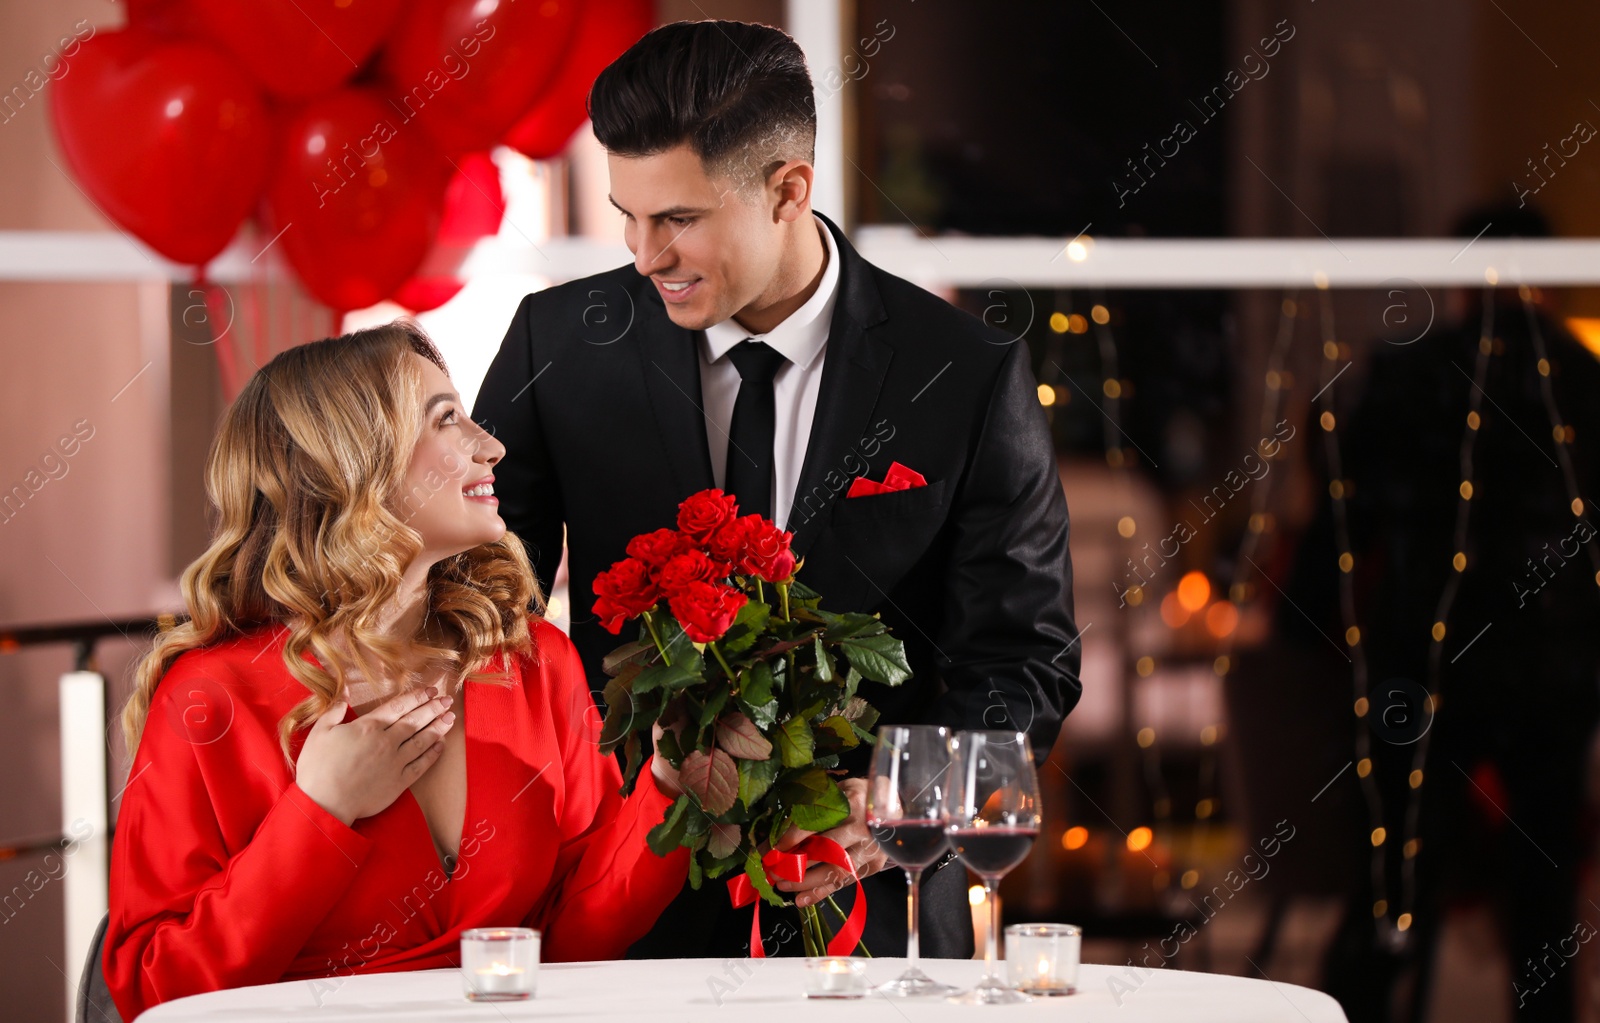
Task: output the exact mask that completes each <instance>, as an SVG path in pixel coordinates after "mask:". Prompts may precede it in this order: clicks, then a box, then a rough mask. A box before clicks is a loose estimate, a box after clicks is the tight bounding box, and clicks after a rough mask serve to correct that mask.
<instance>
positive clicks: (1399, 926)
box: [1394, 913, 1411, 931]
mask: <svg viewBox="0 0 1600 1023" xmlns="http://www.w3.org/2000/svg"><path fill="white" fill-rule="evenodd" d="M1394 927H1395V930H1397V931H1405V930H1410V929H1411V914H1410V913H1401V914H1400V915H1399V916H1397V917H1395V919H1394Z"/></svg>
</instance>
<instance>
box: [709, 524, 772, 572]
mask: <svg viewBox="0 0 1600 1023" xmlns="http://www.w3.org/2000/svg"><path fill="white" fill-rule="evenodd" d="M760 523H761V516H759V515H742V516H740V517H739V518H736V519H729V520H728V521H727V522H724V523H723V524H722V525H720V526H718V527H717V531H716V532H714V533H712V534H711V535H710V536H709V537H707V538H706V542H705V548H706V553H707V554H710V555H711V556H712V557H713V558H716V559H717V560H718V561H722V562H726V563H727V564H729V565H732V566H733V567H734V568H735V569H737V570H738V571H740V572H744V571H746V570H745V569H744V568H743V567H742V566H743V564H744V558H745V553H746V552H747V551H748V550H749V549H750V534H751V531H752V530H754V529H757V528H759V526H760Z"/></svg>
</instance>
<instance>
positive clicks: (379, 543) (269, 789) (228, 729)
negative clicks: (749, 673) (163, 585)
mask: <svg viewBox="0 0 1600 1023" xmlns="http://www.w3.org/2000/svg"><path fill="white" fill-rule="evenodd" d="M504 453H505V449H504V447H503V446H502V445H501V444H500V442H499V441H497V440H495V439H494V438H493V437H492V436H490V435H489V434H488V433H486V432H485V431H484V430H482V429H481V428H480V427H478V425H477V424H476V423H474V422H473V421H472V419H471V417H470V416H469V415H468V412H467V410H466V407H465V406H464V405H463V404H462V402H461V400H460V398H459V396H458V395H456V393H455V391H454V389H453V387H452V386H451V384H450V379H449V377H448V375H447V374H446V371H445V367H444V362H443V360H442V359H441V358H440V356H439V353H438V351H437V350H436V349H435V348H434V346H433V344H432V343H431V342H430V341H429V340H428V339H427V337H426V336H425V335H424V334H423V333H422V331H421V330H420V329H419V328H417V327H416V326H414V325H412V324H409V323H406V322H397V323H394V324H389V325H387V326H384V327H378V328H374V329H372V330H366V331H358V332H356V333H354V334H349V335H346V336H344V337H341V338H335V339H330V340H324V341H317V342H313V343H311V344H307V345H302V346H299V347H297V348H293V349H290V350H289V351H286V352H284V353H282V354H281V355H279V356H277V357H276V358H275V359H273V360H272V361H271V362H270V363H268V364H267V365H266V366H265V367H263V368H262V369H261V370H260V371H258V372H257V373H256V375H255V376H254V378H253V379H252V380H251V381H250V383H249V385H248V386H246V388H245V389H244V391H243V393H241V394H240V396H239V398H238V399H237V400H236V401H235V402H234V403H233V405H232V406H231V407H230V408H229V409H228V412H227V414H226V415H225V416H224V418H223V421H222V424H221V426H220V428H219V431H218V435H217V438H216V441H215V443H214V445H213V448H212V452H211V458H210V463H209V466H208V469H207V480H206V482H207V490H208V493H209V495H210V498H211V500H212V502H213V503H214V504H215V505H216V508H217V511H218V526H217V530H216V534H215V537H214V539H213V540H212V543H211V546H210V548H209V549H208V550H207V551H206V552H205V554H203V555H202V556H201V557H200V558H199V559H198V560H197V561H195V562H194V564H192V565H190V566H189V568H188V569H187V570H186V571H185V572H184V575H183V580H182V584H183V593H184V599H185V603H186V605H187V607H188V611H189V617H188V619H187V620H186V621H183V622H182V623H181V624H179V625H178V626H177V627H176V628H173V629H171V630H169V631H168V632H166V633H163V634H162V635H161V636H160V637H159V638H158V639H157V641H156V644H155V647H154V649H153V650H152V651H151V652H150V654H149V655H148V656H147V657H146V658H145V659H144V661H143V662H142V663H141V664H140V666H139V673H138V685H137V688H136V691H135V693H134V695H133V697H132V699H131V700H130V702H129V704H128V707H127V709H126V710H125V712H124V715H123V725H124V729H125V731H126V733H127V737H128V747H129V749H131V750H134V751H136V752H135V755H134V758H133V764H132V766H131V768H130V770H129V776H128V777H129V782H128V786H127V789H126V790H125V792H124V793H123V795H122V797H121V804H122V805H121V811H120V816H119V818H118V821H117V838H116V841H115V843H114V848H113V850H112V866H111V918H110V924H109V926H108V929H107V933H106V941H105V953H104V960H103V966H104V970H105V975H106V979H107V982H108V984H109V987H110V989H111V992H112V995H113V997H114V999H115V1001H116V1003H117V1008H118V1009H119V1010H120V1011H121V1013H122V1017H123V1019H125V1020H128V1021H130V1023H131V1021H132V1020H133V1019H134V1017H136V1016H138V1015H139V1014H140V1013H141V1012H143V1011H144V1010H146V1009H148V1008H149V1007H150V1006H152V1005H155V1004H157V1003H159V1002H163V1001H166V1000H168V999H172V998H177V997H181V996H184V995H191V994H196V993H199V992H203V991H214V990H217V989H220V988H229V987H242V986H246V985H251V984H267V983H273V982H277V981H283V980H295V979H305V980H308V981H310V989H311V994H312V996H313V997H314V998H315V1000H316V1001H317V1004H321V1003H322V1000H323V999H324V998H326V997H327V996H328V995H330V994H331V993H332V992H333V991H335V990H337V988H338V986H339V985H340V984H341V983H342V979H343V978H344V977H347V976H349V975H351V974H353V973H364V972H379V971H391V970H418V969H432V968H439V967H450V966H455V965H457V962H458V960H457V951H458V947H459V937H460V932H461V930H462V929H463V928H469V927H482V926H529V927H537V928H541V929H542V930H543V958H544V959H546V960H547V961H548V960H587V959H609V958H618V957H620V956H621V955H622V953H623V952H624V951H625V950H626V948H627V947H628V945H629V944H631V943H632V942H633V941H634V940H635V939H637V938H638V937H639V936H641V935H643V934H644V933H645V931H646V930H648V929H649V927H650V925H651V924H652V923H653V922H654V921H655V919H656V917H657V916H658V915H659V914H660V912H661V910H662V909H663V908H665V906H666V905H667V903H668V902H670V901H671V900H672V898H673V896H674V895H676V894H677V892H678V891H679V889H680V888H681V887H682V885H683V880H684V876H685V874H686V873H687V869H688V861H687V853H686V851H685V850H681V849H680V850H678V851H677V852H675V853H673V854H672V855H670V856H667V857H665V858H662V857H658V856H656V855H655V854H653V853H651V852H650V850H649V849H648V848H647V846H646V844H645V833H646V832H647V831H648V830H649V829H650V828H651V827H652V826H654V825H655V824H657V823H659V822H660V821H661V819H662V816H663V813H664V812H665V810H666V809H667V808H668V807H669V806H670V805H671V803H672V801H673V799H674V798H675V797H676V796H677V795H678V794H679V792H680V789H679V787H678V783H677V774H676V772H675V771H674V770H673V769H672V768H671V767H670V765H668V764H666V763H665V762H664V761H660V760H656V759H652V762H651V764H650V765H649V767H650V771H649V777H648V779H644V778H642V779H641V780H640V782H639V784H638V785H637V787H636V788H635V789H634V790H633V792H632V793H631V794H630V795H628V796H627V797H623V796H622V795H620V794H619V789H620V787H621V772H620V771H619V770H618V767H617V763H616V761H615V760H614V759H613V758H612V757H610V756H608V755H605V754H603V753H601V752H600V750H599V746H598V742H599V718H598V715H597V713H596V710H595V708H594V704H593V700H592V699H591V697H590V695H589V688H588V684H587V682H586V680H585V678H584V676H583V670H582V667H581V666H580V664H579V660H578V655H577V653H576V651H575V650H574V648H573V646H572V644H571V642H570V641H569V640H568V639H567V637H566V636H565V634H563V633H562V632H561V631H560V630H559V629H557V628H556V627H554V626H552V625H550V624H548V623H547V622H545V621H544V620H543V618H542V612H543V610H544V601H543V596H542V594H541V592H540V590H539V584H538V582H537V581H536V580H535V578H534V576H533V572H532V570H531V569H530V567H529V563H528V558H527V556H526V554H525V553H524V552H523V549H522V545H521V544H520V542H519V541H518V540H517V538H516V536H515V535H513V534H508V533H507V532H506V527H505V523H504V522H502V521H501V519H500V516H499V514H498V513H497V511H496V508H497V502H496V500H495V498H494V497H493V496H492V491H493V487H492V481H493V467H494V464H495V463H496V462H497V461H498V460H499V459H500V457H501V456H502V455H503V454H504Z"/></svg>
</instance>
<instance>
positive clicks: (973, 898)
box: [967, 884, 983, 906]
mask: <svg viewBox="0 0 1600 1023" xmlns="http://www.w3.org/2000/svg"><path fill="white" fill-rule="evenodd" d="M967 901H968V902H969V903H971V904H972V905H974V906H981V905H983V885H981V884H975V885H973V886H972V887H971V888H968V889H967Z"/></svg>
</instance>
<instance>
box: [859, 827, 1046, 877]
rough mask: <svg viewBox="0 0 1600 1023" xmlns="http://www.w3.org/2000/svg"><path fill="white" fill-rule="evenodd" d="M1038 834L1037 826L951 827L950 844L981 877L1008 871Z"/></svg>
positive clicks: (1023, 856) (1023, 858)
mask: <svg viewBox="0 0 1600 1023" xmlns="http://www.w3.org/2000/svg"><path fill="white" fill-rule="evenodd" d="M1038 837H1039V829H1038V828H1009V827H1005V826H1001V827H994V828H952V829H950V844H951V845H952V846H954V847H955V850H956V855H957V856H960V857H961V860H962V862H964V863H965V864H966V865H967V866H968V867H969V868H971V870H972V872H973V873H974V874H977V875H979V876H980V877H1004V876H1005V875H1006V874H1008V873H1010V872H1011V868H1012V867H1015V866H1016V865H1017V864H1019V863H1021V862H1022V861H1023V860H1025V859H1027V858H1028V853H1029V852H1031V851H1032V849H1033V840H1034V839H1036V838H1038ZM879 844H880V845H881V844H882V843H879ZM890 858H891V859H893V858H894V857H893V856H892V855H891V856H890Z"/></svg>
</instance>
